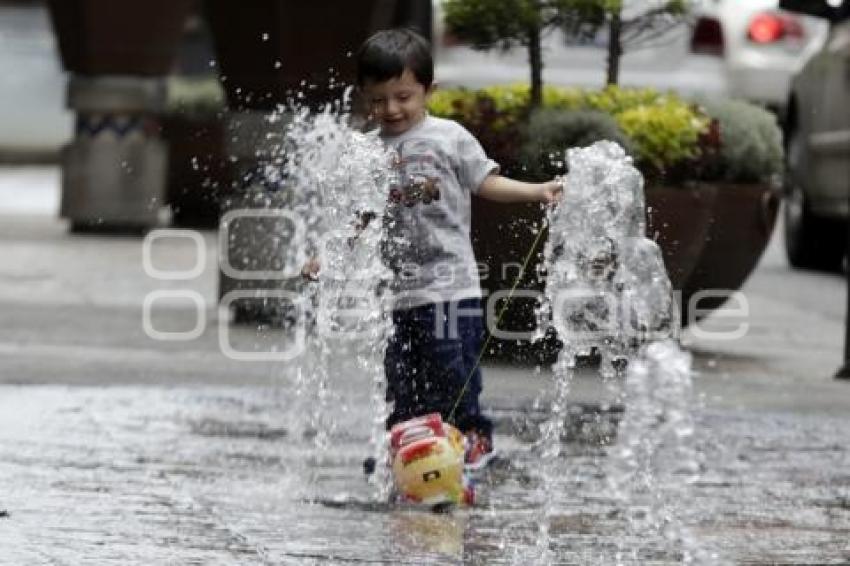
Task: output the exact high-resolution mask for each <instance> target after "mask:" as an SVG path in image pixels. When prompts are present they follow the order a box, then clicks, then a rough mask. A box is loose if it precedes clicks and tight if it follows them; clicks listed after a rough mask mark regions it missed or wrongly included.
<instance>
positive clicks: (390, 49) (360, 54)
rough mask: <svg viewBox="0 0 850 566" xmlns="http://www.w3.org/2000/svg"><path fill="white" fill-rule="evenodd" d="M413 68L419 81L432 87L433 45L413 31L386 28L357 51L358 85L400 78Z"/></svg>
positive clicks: (426, 86)
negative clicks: (406, 70) (405, 71)
mask: <svg viewBox="0 0 850 566" xmlns="http://www.w3.org/2000/svg"><path fill="white" fill-rule="evenodd" d="M405 69H410V71H411V72H412V73H413V76H415V77H416V80H417V82H419V84H421V85H422V86H424V87H425V88H428V87H430V86H431V83H432V82H433V81H434V60H433V59H432V58H431V44H430V43H428V40H427V39H425V38H424V37H422V36H421V35H419V34H418V33H416V32H415V31H413V30H409V29H404V28H396V29H387V30H382V31H379V32H377V33H375V34H374V35H372V37H370V38H369V39H367V40H366V41H364V42H363V45H361V46H360V49H359V50H358V51H357V84H358V85H359V86H363V84H364V83H365V82H366V81H375V82H384V81H388V80H390V79H397V78H398V77H400V76H401V75H402V73H404V70H405Z"/></svg>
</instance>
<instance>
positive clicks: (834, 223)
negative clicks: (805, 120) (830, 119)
mask: <svg viewBox="0 0 850 566" xmlns="http://www.w3.org/2000/svg"><path fill="white" fill-rule="evenodd" d="M800 143H801V140H800V137H799V135H798V134H797V133H796V132H791V135H790V139H789V141H788V148H787V163H788V166H787V170H786V175H785V183H786V186H785V206H784V207H783V208H784V219H785V253H786V255H787V256H788V262H789V263H790V264H791V265H792V266H793V267H796V268H800V269H818V270H824V271H840V270H841V266H842V261H843V259H844V251H845V249H846V246H847V223H846V222H842V221H838V220H833V219H831V218H823V217H820V216H817V215H815V214H814V213H813V212H812V211H811V208H810V206H809V202H808V197H807V196H806V191H805V189H804V188H803V185H802V184H801V183H800V182H799V180H798V179H800V177H801V175H800V174H799V172H798V171H796V168H795V165H797V164H798V163H799V156H800V153H799V152H800V151H802V147H801V145H800Z"/></svg>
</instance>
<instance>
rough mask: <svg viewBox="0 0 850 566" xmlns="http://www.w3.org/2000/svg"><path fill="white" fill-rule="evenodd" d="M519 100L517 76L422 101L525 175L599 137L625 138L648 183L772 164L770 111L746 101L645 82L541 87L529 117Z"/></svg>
mask: <svg viewBox="0 0 850 566" xmlns="http://www.w3.org/2000/svg"><path fill="white" fill-rule="evenodd" d="M529 99H530V95H529V87H528V85H526V84H514V85H507V86H494V87H488V88H486V89H482V90H479V91H469V90H462V89H459V90H443V91H438V92H436V93H435V94H434V96H433V97H432V99H431V104H430V110H431V112H432V113H433V114H435V115H437V116H442V117H446V118H451V119H453V120H457V121H458V122H460V123H461V124H463V125H464V126H466V127H467V128H468V129H469V130H470V131H471V132H472V133H473V134H474V135H475V136H476V137H478V138H479V140H480V141H481V144H482V145H483V146H484V148H485V150H487V152H488V153H490V154H491V156H493V158H494V159H496V160H497V161H499V162H500V163H501V164H502V166H503V169H505V170H506V171H525V172H527V173H528V174H530V175H533V176H535V177H541V176H543V177H548V176H551V175H552V174H556V173H562V172H563V169H558V168H557V167H556V165H559V163H558V161H559V159H556V160H555V162H554V163H553V162H552V160H551V159H550V158H549V155H550V154H556V155H557V156H558V157H559V158H560V155H561V153H562V152H563V150H564V149H565V148H566V147H569V146H571V145H572V146H575V145H586V144H587V143H591V142H593V141H596V140H598V139H603V138H604V139H611V140H614V141H617V142H618V143H620V144H621V145H623V146H624V147H626V148H627V151H629V152H630V153H631V154H632V155H633V156H634V157H635V162H636V165H637V166H638V168H639V169H640V170H641V172H642V173H643V174H644V176H645V177H647V180H648V182H650V183H653V182H659V181H660V182H668V183H674V184H677V183H679V182H680V181H682V180H686V179H689V180H705V181H717V180H724V181H730V182H759V181H766V180H769V179H771V178H772V177H774V176H776V175H778V174H779V173H780V172H781V170H782V143H781V132H780V130H779V128H778V126H777V124H776V119H775V117H774V116H773V115H772V114H770V113H769V112H767V111H765V110H763V109H761V108H759V107H757V106H754V105H752V104H749V103H746V102H741V101H734V100H714V101H708V100H706V101H702V102H701V104H700V105H694V104H692V103H690V102H688V101H686V100H684V99H682V98H680V97H678V96H676V95H675V94H671V93H660V92H658V91H656V90H653V89H631V88H619V87H616V86H609V87H606V88H604V89H602V90H584V89H578V88H557V87H552V86H548V87H546V88H544V91H543V102H544V107H543V109H542V110H540V111H538V113H536V114H534V115H533V116H529V115H528V112H529V110H528V103H529ZM602 115H604V116H606V117H605V118H603V117H602ZM583 130H584V133H582V131H583Z"/></svg>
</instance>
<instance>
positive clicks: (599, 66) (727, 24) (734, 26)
mask: <svg viewBox="0 0 850 566" xmlns="http://www.w3.org/2000/svg"><path fill="white" fill-rule="evenodd" d="M441 5H442V2H440V1H439V0H435V3H434V48H435V50H434V53H435V59H436V77H437V80H438V81H439V82H440V83H441V84H443V85H446V86H466V87H469V88H480V87H484V86H488V85H493V84H504V83H511V82H519V81H528V75H529V73H528V61H527V55H526V52H525V50H524V49H521V48H513V49H510V50H507V51H499V50H494V51H490V52H480V51H475V50H473V49H472V48H471V47H469V46H468V45H464V44H461V43H459V42H458V41H457V38H455V37H454V36H452V35H451V34H450V33H449V31H448V30H447V27H446V25H445V22H444V21H443V15H442V8H441ZM689 22H690V24H691V25H681V26H678V27H676V28H674V29H673V30H670V31H669V32H667V33H666V34H664V35H663V36H662V37H660V38H657V39H655V40H653V42H652V43H651V44H647V45H645V46H639V47H637V48H636V49H633V50H627V51H626V54H625V56H624V57H623V60H622V64H621V74H620V84H621V85H623V86H649V87H654V88H657V89H660V90H674V91H676V92H678V93H680V94H684V95H708V96H711V95H717V96H732V97H739V98H744V99H747V100H750V101H753V102H759V103H762V104H764V105H766V106H768V107H770V108H772V109H774V110H777V111H779V112H780V113H781V112H782V111H783V110H784V105H785V102H786V101H787V93H788V88H789V83H790V78H791V75H792V74H793V73H794V71H795V70H796V69H798V68H799V67H800V66H801V65H802V63H803V61H805V59H806V58H808V57H809V56H810V55H811V54H812V53H814V52H815V51H817V50H818V49H819V48H820V46H821V45H822V43H823V40H824V38H825V37H826V31H827V28H828V26H827V24H826V22H824V21H823V20H820V19H818V18H813V17H809V16H803V15H798V14H793V13H790V12H786V11H782V10H780V9H779V7H778V3H777V0H703V1H702V2H701V3H700V4H699V5H698V7H697V8H696V9H695V10H694V12H693V14H692V15H691V17H690V18H689ZM606 44H607V38H606V37H605V34H604V32H603V33H601V34H599V35H597V37H596V38H594V40H593V41H591V42H589V43H585V44H577V43H576V42H575V41H571V40H569V38H566V37H564V35H563V34H561V33H552V34H550V35H549V36H548V37H546V38H545V40H544V49H545V53H544V69H543V77H544V82H545V83H547V84H554V85H559V86H582V87H593V88H595V87H601V86H602V85H603V83H604V81H605V58H606V50H605V47H606Z"/></svg>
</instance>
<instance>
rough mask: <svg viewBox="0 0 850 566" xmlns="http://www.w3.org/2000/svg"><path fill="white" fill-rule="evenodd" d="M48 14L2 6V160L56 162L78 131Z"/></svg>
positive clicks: (21, 5) (31, 6)
mask: <svg viewBox="0 0 850 566" xmlns="http://www.w3.org/2000/svg"><path fill="white" fill-rule="evenodd" d="M65 83H66V78H65V73H64V72H63V71H62V66H61V64H60V62H59V52H58V50H57V48H56V40H55V38H54V37H53V30H52V28H51V27H50V21H49V19H48V15H47V8H46V7H45V6H44V5H43V4H42V3H37V2H11V3H9V2H3V3H0V124H2V125H3V126H2V128H0V158H2V159H4V160H15V159H21V158H24V159H31V158H33V157H38V158H48V157H49V158H53V159H55V158H56V156H57V155H58V153H59V149H60V147H61V146H62V145H63V144H64V143H66V142H67V141H68V140H69V139H70V137H71V133H72V131H73V124H74V117H73V114H71V112H69V111H68V110H67V109H66V108H65V91H66V84H65Z"/></svg>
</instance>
